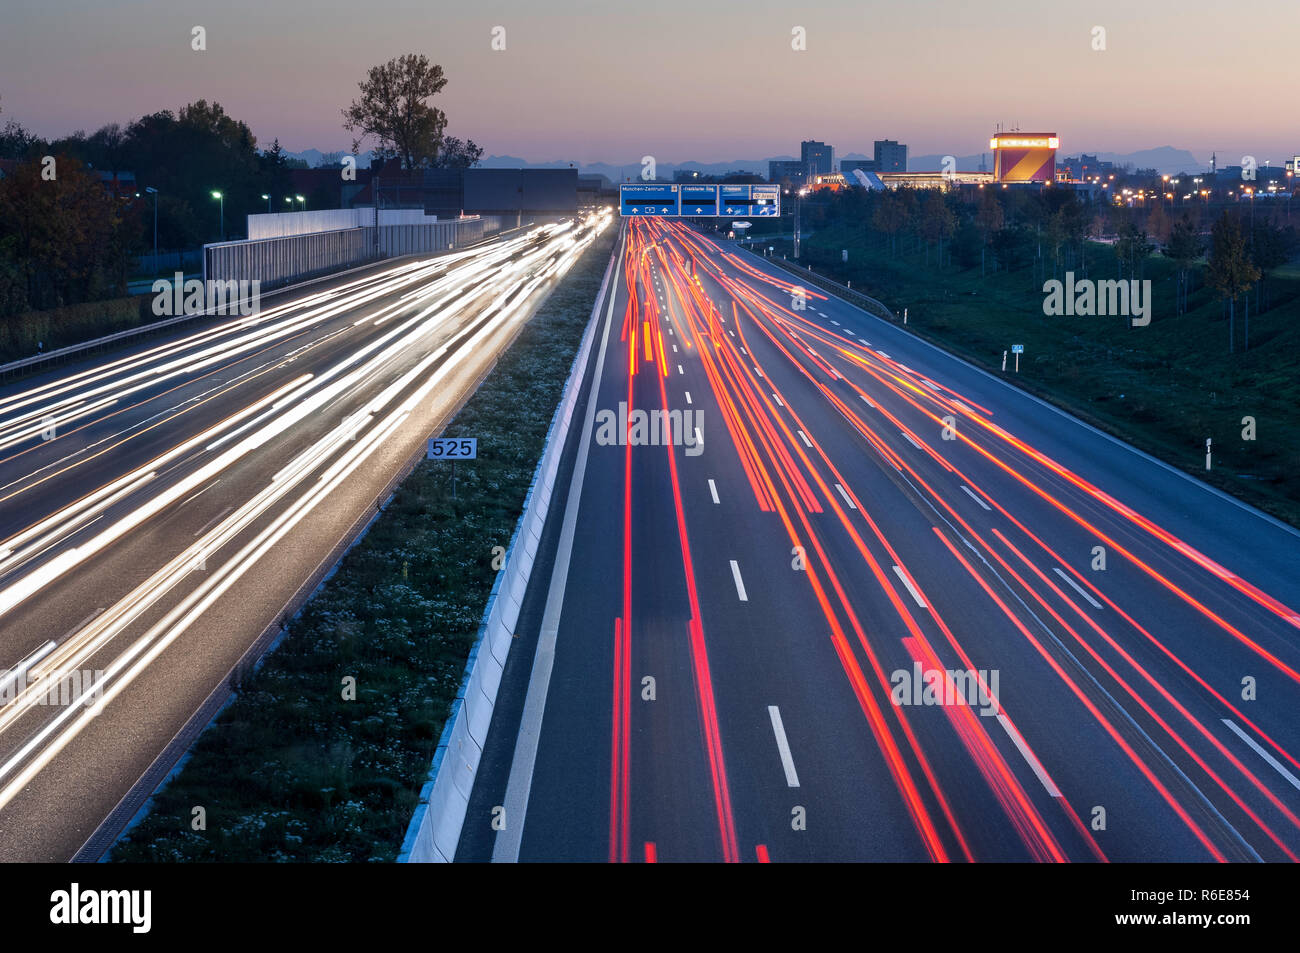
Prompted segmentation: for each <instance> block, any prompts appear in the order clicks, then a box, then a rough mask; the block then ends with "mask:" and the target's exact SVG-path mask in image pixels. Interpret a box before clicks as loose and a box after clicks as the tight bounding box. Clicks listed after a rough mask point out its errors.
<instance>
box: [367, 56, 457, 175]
mask: <svg viewBox="0 0 1300 953" xmlns="http://www.w3.org/2000/svg"><path fill="white" fill-rule="evenodd" d="M446 85H447V79H446V77H444V76H443V74H442V67H441V66H438V65H437V64H434V63H430V62H429V58H428V57H427V56H425V55H424V54H423V53H407V54H405V55H404V56H399V57H396V58H394V59H391V60H389V61H388V62H387V63H385V64H383V65H382V66H372V67H370V69H369V70H368V71H367V73H366V78H365V79H364V80H363V81H362V82H360V83H358V84H357V86H358V88H359V89H360V90H361V98H360V99H355V100H353V101H352V104H351V105H350V106H348V108H347V109H345V110H343V128H344V129H346V130H347V131H348V132H351V133H354V134H355V135H356V138H355V139H353V141H352V151H353V153H356V154H359V153H360V151H361V140H362V139H364V138H365V137H367V136H370V137H372V138H374V139H376V140H377V141H378V143H379V146H378V148H377V149H375V155H376V156H377V157H378V158H380V159H391V158H398V159H401V161H402V168H403V169H407V170H410V169H420V168H427V167H428V166H429V165H430V164H431V163H432V162H433V161H434V160H435V159H436V158H437V156H438V149H439V147H440V146H441V144H442V133H443V129H444V128H445V127H446V125H447V116H446V114H445V113H444V112H443V111H442V110H441V109H439V108H437V107H436V106H431V105H429V104H428V103H427V102H425V100H427V99H431V98H432V97H434V96H436V95H437V94H438V93H440V92H441V91H442V88H443V87H444V86H446Z"/></svg>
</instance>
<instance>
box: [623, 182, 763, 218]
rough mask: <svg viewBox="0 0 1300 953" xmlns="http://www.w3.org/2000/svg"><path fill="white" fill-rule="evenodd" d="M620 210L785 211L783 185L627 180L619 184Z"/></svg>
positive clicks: (653, 213) (663, 213)
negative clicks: (783, 208)
mask: <svg viewBox="0 0 1300 953" xmlns="http://www.w3.org/2000/svg"><path fill="white" fill-rule="evenodd" d="M619 211H620V212H621V213H622V214H623V215H624V216H625V217H627V218H719V217H722V216H726V217H728V218H736V217H742V218H743V217H745V216H755V217H758V218H774V217H776V216H779V215H780V214H781V187H780V186H778V185H678V184H674V183H670V182H648V183H637V184H623V185H620V186H619Z"/></svg>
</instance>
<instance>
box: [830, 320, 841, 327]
mask: <svg viewBox="0 0 1300 953" xmlns="http://www.w3.org/2000/svg"><path fill="white" fill-rule="evenodd" d="M831 324H833V325H835V326H836V327H837V328H842V327H844V325H842V324H840V323H839V322H838V321H836V320H835V319H834V318H831Z"/></svg>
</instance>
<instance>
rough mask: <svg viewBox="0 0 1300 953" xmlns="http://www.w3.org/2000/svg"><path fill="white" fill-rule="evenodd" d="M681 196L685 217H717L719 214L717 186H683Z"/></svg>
mask: <svg viewBox="0 0 1300 953" xmlns="http://www.w3.org/2000/svg"><path fill="white" fill-rule="evenodd" d="M681 196H682V214H683V215H688V216H689V215H711V216H716V215H717V214H718V187H717V186H716V185H683V186H682V191H681Z"/></svg>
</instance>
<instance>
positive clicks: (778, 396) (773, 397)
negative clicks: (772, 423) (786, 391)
mask: <svg viewBox="0 0 1300 953" xmlns="http://www.w3.org/2000/svg"><path fill="white" fill-rule="evenodd" d="M772 399H773V400H774V401H776V405H777V406H778V407H784V406H785V404H783V403H782V402H781V395H780V394H773V395H772Z"/></svg>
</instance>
